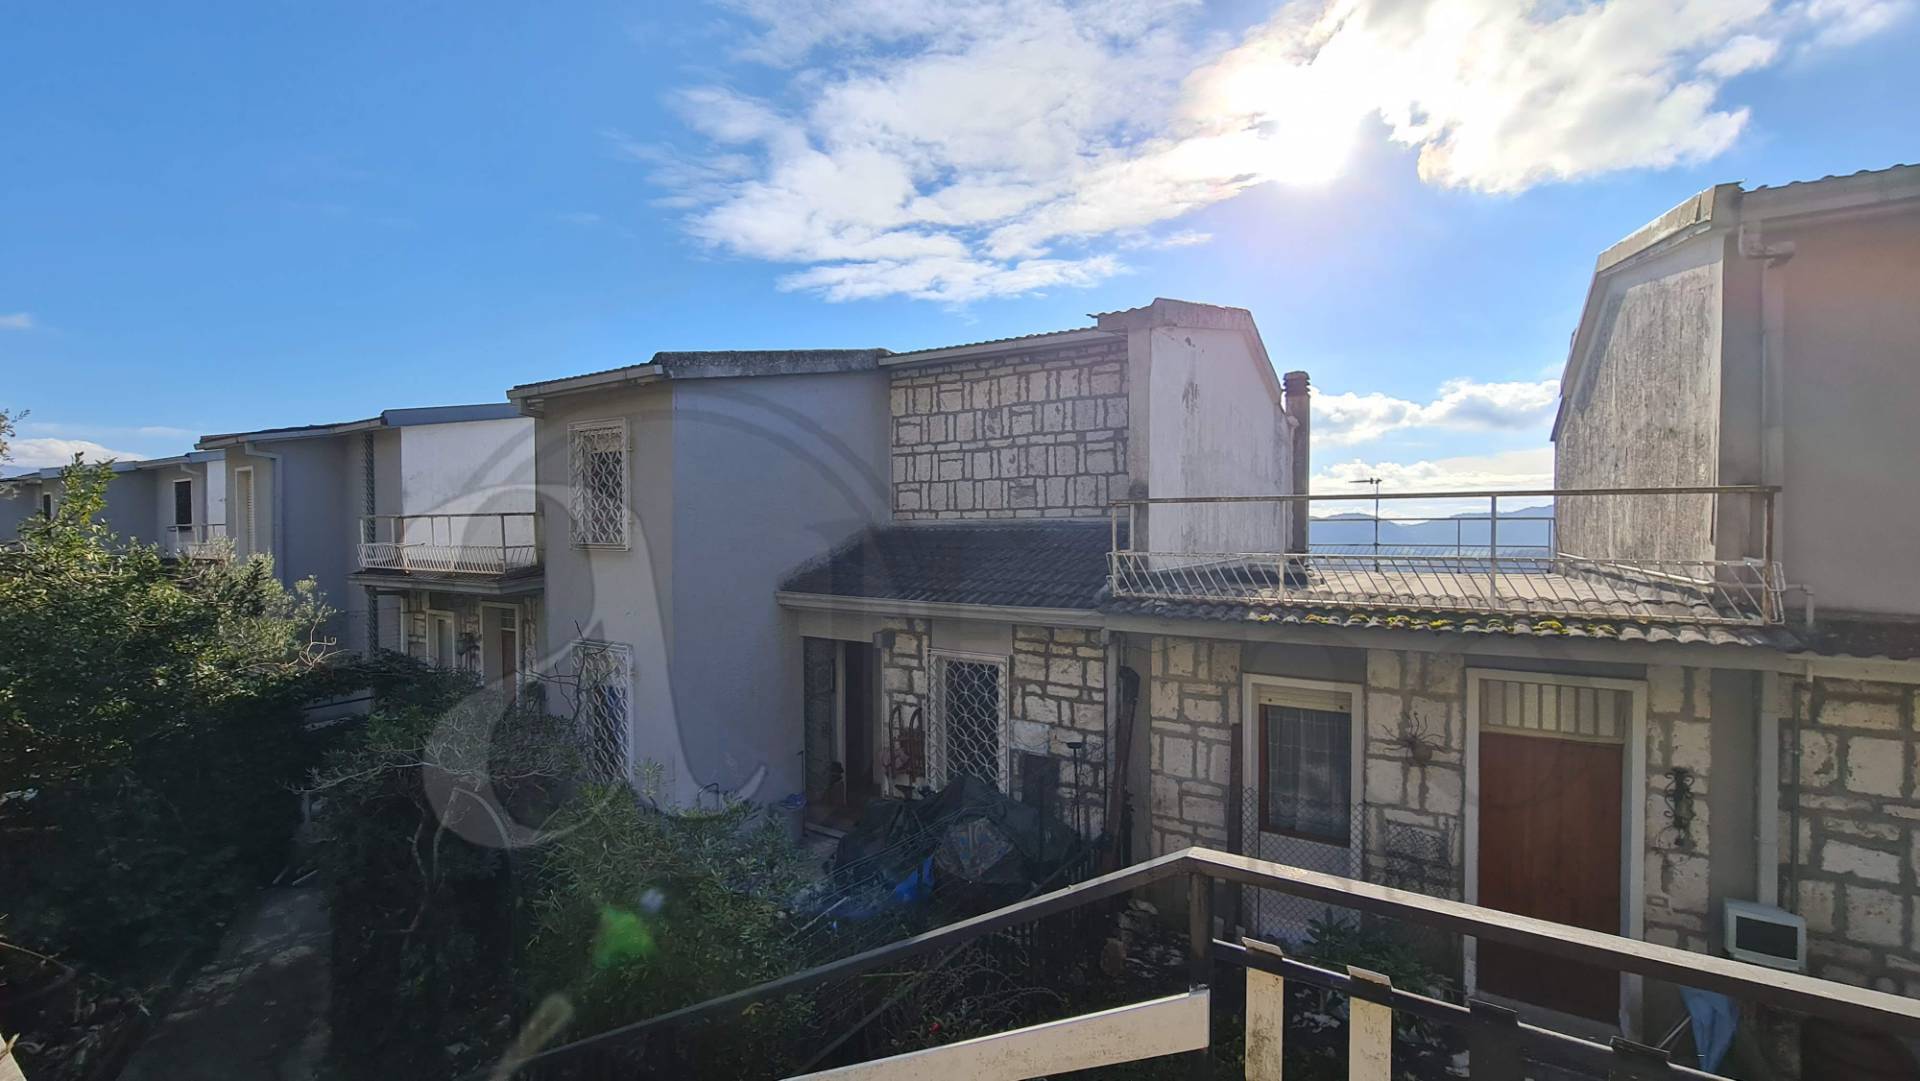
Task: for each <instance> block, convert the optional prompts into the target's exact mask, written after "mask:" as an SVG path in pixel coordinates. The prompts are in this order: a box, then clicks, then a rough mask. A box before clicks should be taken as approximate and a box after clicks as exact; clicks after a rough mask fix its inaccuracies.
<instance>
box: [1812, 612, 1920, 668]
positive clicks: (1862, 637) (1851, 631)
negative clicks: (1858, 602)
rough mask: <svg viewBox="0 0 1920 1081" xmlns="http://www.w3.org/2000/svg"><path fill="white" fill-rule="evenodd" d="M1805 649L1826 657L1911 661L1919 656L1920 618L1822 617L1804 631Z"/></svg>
mask: <svg viewBox="0 0 1920 1081" xmlns="http://www.w3.org/2000/svg"><path fill="white" fill-rule="evenodd" d="M1799 637H1800V638H1801V640H1802V641H1803V643H1804V645H1803V647H1802V648H1803V650H1804V652H1807V653H1817V654H1820V655H1821V656H1826V657H1859V658H1862V659H1865V660H1889V661H1910V660H1913V659H1914V658H1916V657H1920V622H1916V621H1914V620H1901V619H1884V620H1873V619H1823V620H1819V621H1817V622H1815V623H1814V625H1813V628H1812V629H1811V630H1807V631H1801V632H1800V633H1799Z"/></svg>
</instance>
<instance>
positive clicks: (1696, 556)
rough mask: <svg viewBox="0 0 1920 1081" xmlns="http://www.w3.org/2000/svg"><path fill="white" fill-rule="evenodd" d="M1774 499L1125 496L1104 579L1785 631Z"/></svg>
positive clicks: (1298, 601)
mask: <svg viewBox="0 0 1920 1081" xmlns="http://www.w3.org/2000/svg"><path fill="white" fill-rule="evenodd" d="M1777 494H1778V489H1776V488H1771V487H1762V486H1753V485H1747V486H1738V485H1721V486H1693V487H1667V488H1614V489H1591V488H1586V489H1567V488H1546V489H1535V490H1526V491H1504V492H1457V491H1446V492H1395V493H1372V492H1358V493H1352V494H1341V495H1330V496H1328V495H1305V496H1292V495H1282V496H1273V495H1247V496H1205V497H1176V498H1152V499H1136V500H1125V501H1121V502H1118V503H1115V504H1114V506H1113V532H1112V537H1113V542H1112V551H1111V553H1110V555H1109V559H1108V573H1109V576H1110V578H1109V584H1110V587H1111V589H1112V592H1113V595H1114V596H1115V597H1124V598H1132V599H1147V600H1172V601H1188V602H1199V603H1232V604H1242V605H1252V606H1259V605H1272V606H1314V607H1322V606H1336V607H1343V608H1361V609H1368V608H1390V609H1399V610H1416V611H1426V612H1442V613H1459V614H1465V615H1476V616H1492V617H1500V616H1526V617H1530V618H1542V617H1545V618H1551V617H1558V616H1567V617H1579V618H1583V619H1618V620H1623V621H1629V620H1630V621H1635V622H1667V623H1687V624H1721V625H1741V626H1759V625H1767V624H1778V623H1781V622H1783V619H1784V616H1783V612H1782V607H1781V593H1782V590H1783V589H1784V579H1783V577H1782V574H1781V571H1780V567H1779V564H1778V563H1777V562H1776V561H1775V559H1774V551H1773V536H1774V528H1773V520H1774V498H1775V496H1776V495H1777ZM1383 508H1393V509H1394V512H1392V513H1389V512H1387V511H1386V510H1385V509H1383ZM1343 512H1344V513H1343ZM1301 516H1305V523H1304V524H1305V528H1304V529H1302V528H1300V526H1301V524H1302V523H1301V522H1300V517H1301ZM1302 538H1304V542H1303V540H1302ZM1136 545H1138V547H1136Z"/></svg>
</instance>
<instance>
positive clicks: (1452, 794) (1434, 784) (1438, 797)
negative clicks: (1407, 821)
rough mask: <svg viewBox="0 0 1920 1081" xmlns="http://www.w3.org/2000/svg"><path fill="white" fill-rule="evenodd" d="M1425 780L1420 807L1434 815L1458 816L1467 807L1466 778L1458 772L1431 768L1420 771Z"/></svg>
mask: <svg viewBox="0 0 1920 1081" xmlns="http://www.w3.org/2000/svg"><path fill="white" fill-rule="evenodd" d="M1420 772H1421V773H1422V775H1423V778H1424V780H1425V782H1426V783H1425V785H1424V786H1423V788H1422V797H1421V801H1420V805H1421V806H1422V807H1424V808H1426V809H1427V810H1429V811H1432V812H1433V813H1434V814H1440V815H1458V814H1460V813H1462V811H1463V810H1464V809H1465V807H1466V799H1465V795H1464V792H1463V788H1464V778H1463V777H1462V776H1461V774H1460V772H1459V771H1458V770H1451V769H1439V768H1434V767H1429V768H1427V769H1423V770H1421V771H1420Z"/></svg>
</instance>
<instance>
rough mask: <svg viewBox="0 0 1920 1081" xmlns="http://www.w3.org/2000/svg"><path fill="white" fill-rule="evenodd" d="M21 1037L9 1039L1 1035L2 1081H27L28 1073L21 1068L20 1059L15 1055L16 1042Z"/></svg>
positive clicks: (0, 1068) (0, 1065)
mask: <svg viewBox="0 0 1920 1081" xmlns="http://www.w3.org/2000/svg"><path fill="white" fill-rule="evenodd" d="M19 1038H20V1037H18V1036H15V1037H14V1038H13V1039H11V1040H10V1039H8V1038H7V1037H6V1036H4V1035H0V1081H27V1073H26V1071H25V1070H22V1069H21V1068H20V1059H19V1057H18V1056H16V1055H15V1054H14V1053H13V1045H14V1042H15V1041H17V1040H18V1039H19Z"/></svg>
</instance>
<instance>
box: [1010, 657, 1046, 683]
mask: <svg viewBox="0 0 1920 1081" xmlns="http://www.w3.org/2000/svg"><path fill="white" fill-rule="evenodd" d="M1013 678H1014V679H1019V680H1027V681H1029V682H1033V683H1041V682H1044V681H1045V680H1046V678H1047V661H1046V658H1045V657H1043V656H1041V655H1040V654H1038V653H1015V654H1014V655H1013Z"/></svg>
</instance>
